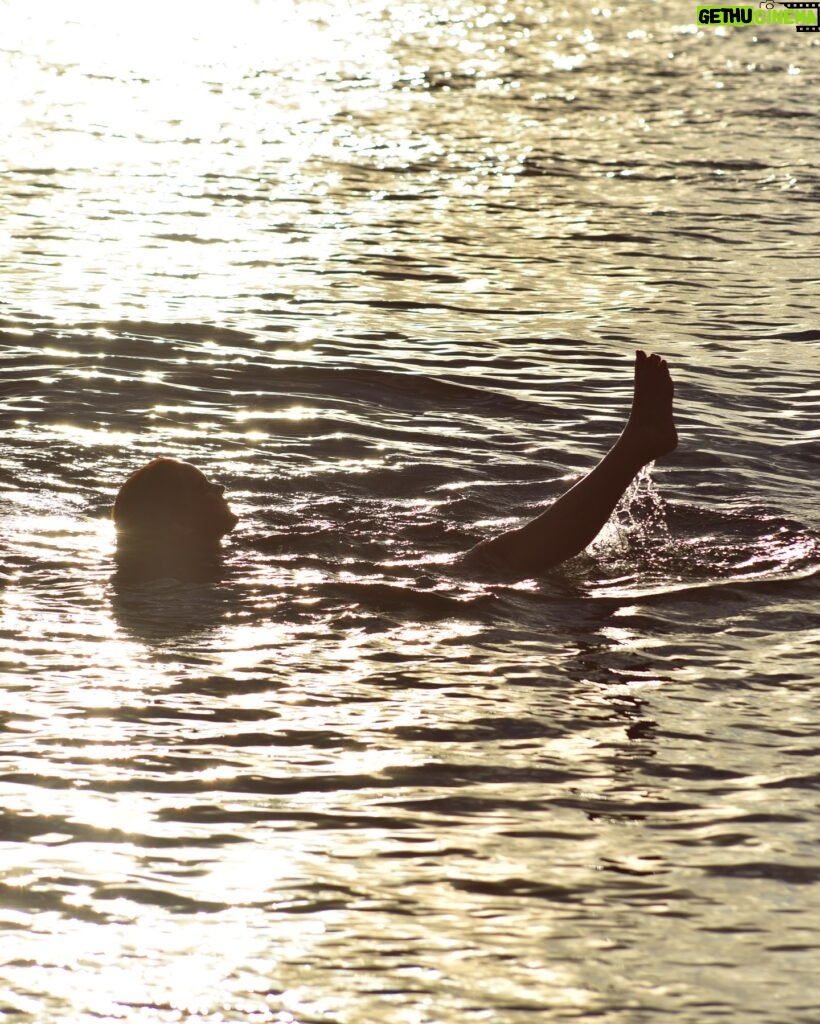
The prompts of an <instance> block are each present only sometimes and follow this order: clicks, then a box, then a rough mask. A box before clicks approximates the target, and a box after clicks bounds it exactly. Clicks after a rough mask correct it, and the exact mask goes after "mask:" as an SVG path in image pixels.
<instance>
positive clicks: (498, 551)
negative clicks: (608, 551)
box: [113, 351, 678, 580]
mask: <svg viewBox="0 0 820 1024" xmlns="http://www.w3.org/2000/svg"><path fill="white" fill-rule="evenodd" d="M672 397H673V386H672V378H671V377H670V375H669V369H668V367H667V365H666V361H665V360H664V359H661V357H660V356H657V355H649V356H647V355H646V353H644V352H641V351H638V352H636V354H635V390H634V395H633V399H632V410H631V412H630V414H629V419H628V420H627V423H626V426H625V427H624V429H623V432H622V434H621V436H620V437H619V438H618V440H617V441H616V442H615V444H614V445H613V447H612V448H611V449H610V451H609V452H607V454H606V455H605V456H604V457H603V459H601V461H600V462H599V463H598V465H597V466H596V467H595V468H594V469H592V470H591V471H590V472H589V473H587V475H586V476H585V477H583V478H582V479H581V480H579V481H578V482H577V483H576V484H574V485H573V486H572V487H570V488H569V490H567V491H566V492H565V493H564V494H562V495H561V497H559V498H558V499H557V500H556V501H555V502H553V503H552V504H551V505H550V506H549V507H548V508H547V509H546V510H545V511H544V512H542V513H541V515H539V516H537V517H536V518H535V519H533V520H531V521H530V522H529V523H526V524H525V525H524V526H521V527H518V528H516V529H514V530H509V531H507V532H506V533H502V534H499V535H498V536H497V537H492V538H489V539H487V540H483V541H481V542H480V543H478V544H476V545H475V547H473V548H471V549H470V550H469V551H468V552H467V553H466V554H465V555H464V556H463V558H462V565H464V566H465V567H467V568H469V569H470V570H471V571H474V572H480V573H481V574H482V575H492V576H497V577H503V578H507V579H509V578H510V577H512V578H515V579H523V578H525V577H528V576H536V575H538V574H540V573H543V572H544V571H545V570H547V569H549V568H551V567H552V566H555V565H558V564H559V563H561V562H563V561H565V560H566V559H568V558H571V557H572V556H573V555H577V554H578V553H579V552H581V551H583V549H584V548H585V547H586V546H587V545H588V544H590V543H591V542H592V540H594V538H595V537H596V536H597V534H598V533H599V532H600V530H601V528H602V527H603V526H604V524H605V523H606V521H607V520H608V519H609V517H610V515H611V514H612V511H613V509H614V508H615V506H616V505H617V504H618V501H619V499H620V498H621V496H622V495H623V493H624V491H625V490H626V489H627V487H628V486H629V484H630V483H631V482H632V480H633V479H634V478H635V476H636V475H637V474H638V473H639V472H640V470H641V469H642V468H643V467H644V466H645V465H647V464H648V463H650V462H652V461H653V460H654V459H656V458H658V456H661V455H666V454H668V453H669V452H671V451H672V450H673V449H674V448H675V446H676V445H677V443H678V435H677V431H676V430H675V421H674V417H673V412H672ZM224 490H225V489H224V487H222V485H221V484H215V483H211V482H210V481H209V480H208V479H207V477H206V476H205V475H204V474H203V473H201V472H200V471H199V470H198V469H196V468H195V467H194V466H192V465H190V464H189V463H187V462H178V461H177V460H176V459H154V460H153V462H149V463H148V465H146V466H143V467H142V469H138V470H137V471H136V472H135V473H132V475H131V476H130V477H129V478H128V479H127V480H126V481H125V483H124V484H123V485H122V487H121V489H120V492H119V494H118V495H117V499H116V502H115V503H114V509H113V517H114V522H115V524H116V528H117V563H118V567H119V571H120V574H121V576H122V578H125V579H128V580H148V579H156V578H157V577H159V576H175V577H177V578H179V579H186V580H191V579H209V578H214V576H215V574H216V573H217V572H218V566H219V552H220V541H221V539H222V537H224V536H225V534H227V533H230V532H231V530H232V529H233V528H234V526H236V523H237V517H236V516H235V515H234V514H233V512H231V510H230V507H229V505H228V503H227V502H226V501H225V498H224V497H223V492H224Z"/></svg>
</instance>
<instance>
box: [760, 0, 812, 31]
mask: <svg viewBox="0 0 820 1024" xmlns="http://www.w3.org/2000/svg"><path fill="white" fill-rule="evenodd" d="M759 6H761V7H762V6H763V5H762V4H760V5H759ZM768 6H769V4H768V3H767V4H766V7H768ZM772 6H774V5H773V4H772ZM783 6H784V7H787V8H788V9H789V10H790V11H805V10H806V9H807V8H810V7H813V8H814V20H815V22H816V24H814V25H808V24H807V25H795V28H796V29H797V31H798V32H818V31H820V2H818V3H793V2H792V0H788V2H786V3H784V4H783Z"/></svg>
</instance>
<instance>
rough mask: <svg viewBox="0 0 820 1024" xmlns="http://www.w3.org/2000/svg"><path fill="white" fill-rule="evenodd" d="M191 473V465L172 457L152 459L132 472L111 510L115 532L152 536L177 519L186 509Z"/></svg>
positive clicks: (191, 482) (127, 534) (191, 480)
mask: <svg viewBox="0 0 820 1024" xmlns="http://www.w3.org/2000/svg"><path fill="white" fill-rule="evenodd" d="M191 471H193V472H191ZM195 472H196V470H194V469H193V466H188V465H186V464H185V463H181V462H177V460H176V459H154V460H153V461H151V462H149V463H148V464H147V465H145V466H143V467H142V468H141V469H138V470H136V471H135V472H134V473H132V474H131V476H129V477H128V479H127V480H126V481H125V483H124V484H123V485H122V487H121V488H120V490H119V493H118V494H117V497H116V500H115V501H114V508H113V509H112V511H111V516H112V518H113V520H114V523H115V524H116V527H117V533H118V534H120V535H124V536H127V537H145V538H146V539H150V538H152V537H153V538H156V535H157V533H158V532H160V533H161V532H162V531H163V530H164V529H165V528H167V527H168V525H169V524H170V523H172V522H174V521H179V518H180V516H181V514H183V513H184V512H185V511H186V510H187V508H188V502H189V497H190V493H191V488H192V484H193V481H194V479H195V478H194V476H193V473H195Z"/></svg>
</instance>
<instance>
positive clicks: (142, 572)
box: [111, 459, 239, 579]
mask: <svg viewBox="0 0 820 1024" xmlns="http://www.w3.org/2000/svg"><path fill="white" fill-rule="evenodd" d="M224 491H225V488H224V487H223V486H222V484H215V483H212V482H211V481H210V480H208V478H207V477H206V476H205V475H204V473H200V471H199V470H198V469H197V468H196V467H195V466H192V465H191V464H190V463H188V462H178V461H177V460H176V459H154V460H153V461H152V462H149V463H148V464H147V465H146V466H143V467H142V468H141V469H138V470H137V471H136V472H134V473H132V474H131V476H129V477H128V479H127V480H126V481H125V483H124V484H123V485H122V487H121V488H120V490H119V493H118V494H117V498H116V500H115V502H114V508H113V509H112V512H111V516H112V518H113V520H114V525H115V527H116V531H117V563H118V567H119V569H120V573H121V574H122V575H124V576H127V577H130V578H139V579H155V578H157V577H158V576H178V577H180V578H183V579H195V578H200V577H202V576H203V575H204V576H205V577H207V575H208V572H207V568H208V566H209V565H213V564H214V563H215V562H217V561H218V557H219V550H220V541H221V540H222V538H223V537H224V536H225V535H226V534H227V533H230V532H231V530H232V529H233V528H234V527H235V526H236V524H237V523H238V522H239V519H238V517H237V516H235V515H234V514H233V512H232V511H231V509H230V506H229V505H228V503H227V501H225V498H224V497H223V494H224Z"/></svg>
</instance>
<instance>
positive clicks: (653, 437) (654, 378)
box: [463, 351, 678, 579]
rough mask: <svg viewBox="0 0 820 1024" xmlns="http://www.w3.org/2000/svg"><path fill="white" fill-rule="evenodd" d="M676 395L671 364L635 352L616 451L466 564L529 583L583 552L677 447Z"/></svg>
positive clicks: (484, 544) (473, 551)
mask: <svg viewBox="0 0 820 1024" xmlns="http://www.w3.org/2000/svg"><path fill="white" fill-rule="evenodd" d="M673 393H674V388H673V385H672V378H671V376H670V375H669V367H668V366H667V364H666V360H665V359H661V357H660V356H657V355H654V354H653V355H649V356H648V355H646V353H645V352H641V351H638V352H636V353H635V385H634V392H633V396H632V410H631V412H630V414H629V419H628V420H627V423H626V426H625V427H624V429H623V432H622V433H621V436H620V437H619V438H618V440H617V441H616V442H615V444H614V445H613V446H612V448H611V449H610V450H609V451H608V452H607V454H606V455H605V456H604V457H603V459H601V461H600V462H599V463H598V465H597V466H596V467H595V468H594V469H593V470H591V471H590V472H589V473H587V475H586V476H585V477H583V478H582V479H581V480H579V481H578V482H577V483H576V484H574V485H573V486H572V487H570V488H569V490H567V491H565V492H564V494H562V495H561V497H560V498H557V499H556V501H555V502H553V504H552V505H550V506H549V507H548V508H547V509H546V510H545V511H544V512H542V513H541V515H539V516H537V517H536V518H535V519H533V520H531V521H530V522H529V523H526V524H525V525H524V526H520V527H518V528H517V529H514V530H509V531H508V532H507V533H502V534H499V536H497V537H492V538H489V539H488V540H482V541H479V543H478V544H476V545H475V547H473V548H470V550H469V551H468V552H467V553H466V554H465V555H464V558H463V564H464V565H465V566H468V567H469V568H471V569H477V570H480V571H482V572H491V573H493V574H501V575H503V576H505V577H508V578H509V577H514V578H516V579H524V578H527V577H530V576H537V575H539V573H542V572H544V571H545V570H547V569H550V568H552V567H553V566H556V565H559V564H560V563H561V562H565V561H566V560H567V559H568V558H572V557H573V555H577V554H579V553H580V552H581V551H583V550H584V548H585V547H586V546H587V545H588V544H591V543H592V541H593V540H594V539H595V538H596V537H597V536H598V534H599V533H600V532H601V529H602V528H603V526H604V524H605V523H606V521H607V520H608V519H609V517H610V516H611V515H612V512H613V511H614V509H615V506H616V505H617V504H618V501H619V500H620V498H621V496H622V495H623V493H624V491H625V490H626V489H627V487H628V486H629V485H630V484H631V483H632V481H633V480H634V479H635V477H636V476H637V475H638V473H639V472H640V471H641V469H642V468H643V467H644V466H646V465H648V464H649V463H650V462H653V461H654V460H655V459H657V458H658V457H659V456H661V455H668V454H669V452H671V451H673V450H674V449H675V448H676V447H677V444H678V433H677V431H676V429H675V419H674V416H673V413H672V397H673Z"/></svg>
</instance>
